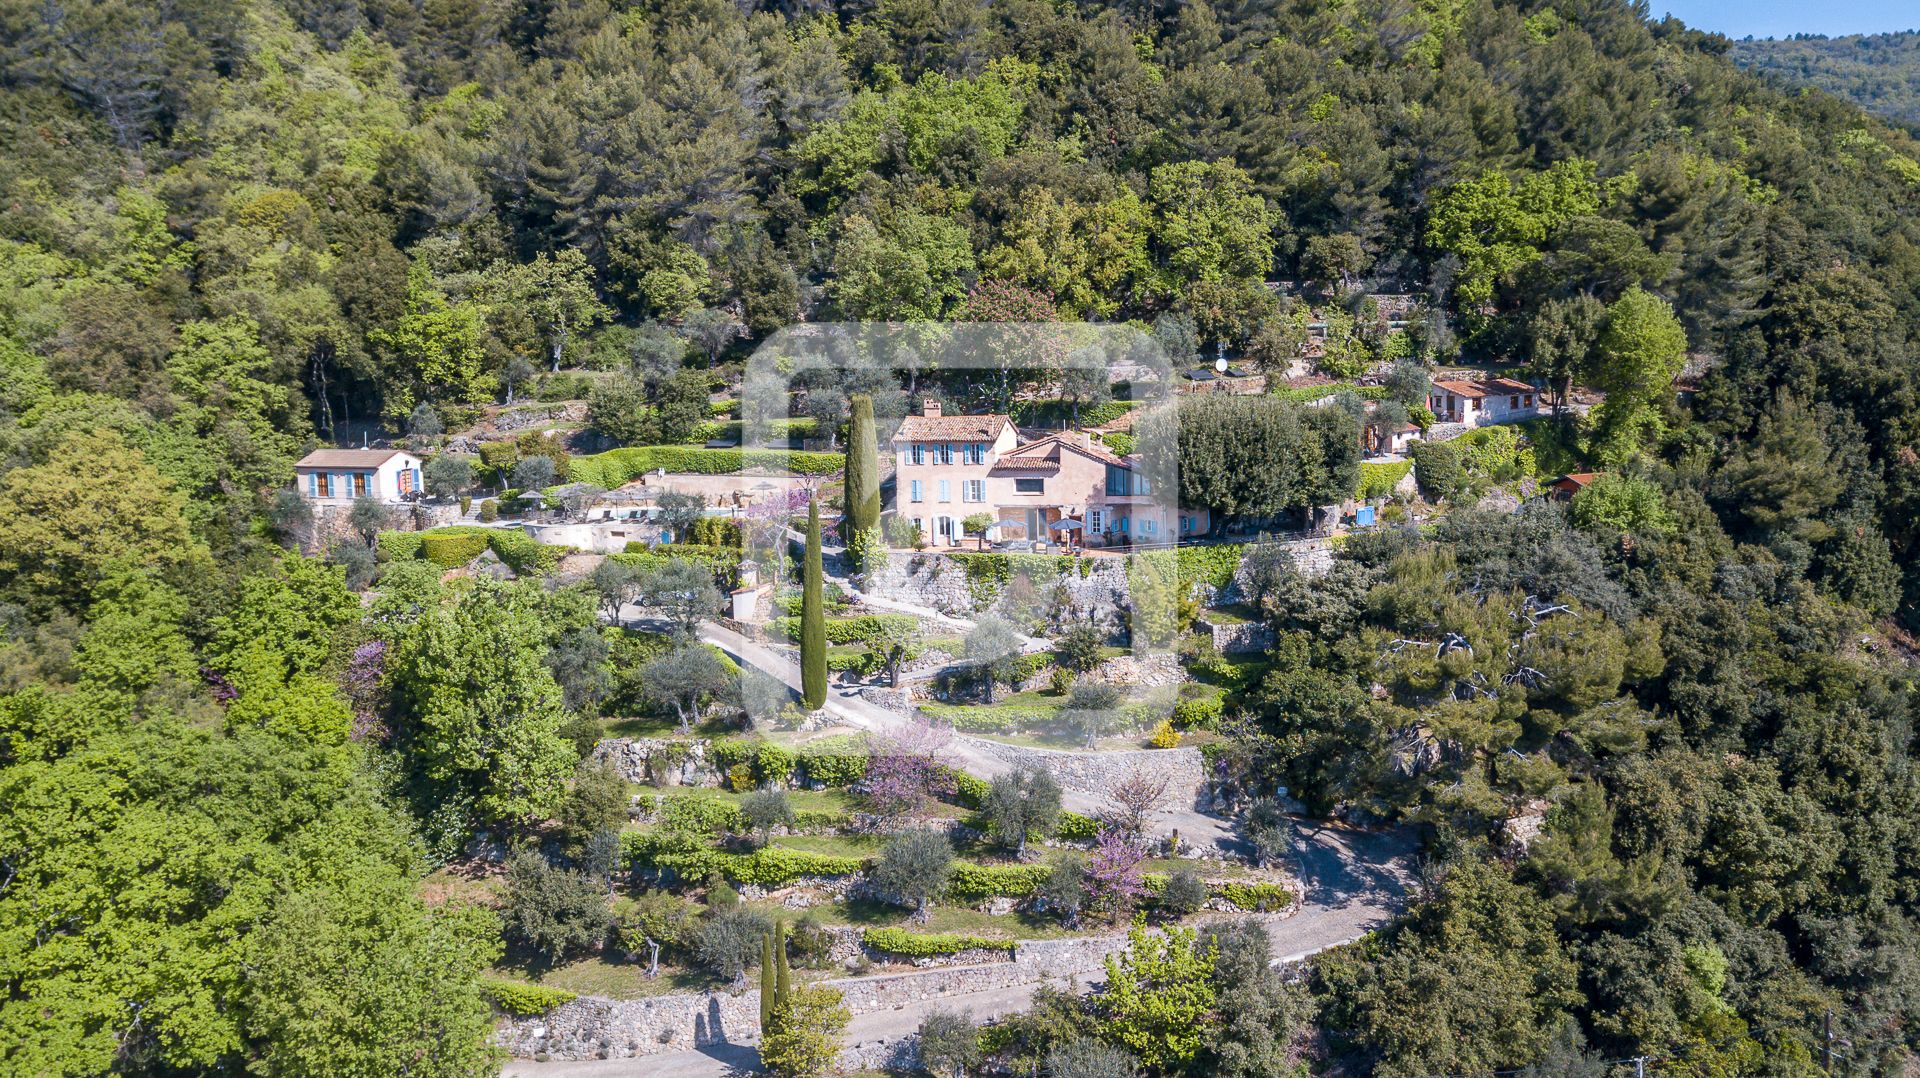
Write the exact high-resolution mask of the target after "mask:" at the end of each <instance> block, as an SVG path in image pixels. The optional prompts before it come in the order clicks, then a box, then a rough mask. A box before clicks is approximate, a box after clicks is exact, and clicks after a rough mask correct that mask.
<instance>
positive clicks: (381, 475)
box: [293, 452, 420, 505]
mask: <svg viewBox="0 0 1920 1078" xmlns="http://www.w3.org/2000/svg"><path fill="white" fill-rule="evenodd" d="M293 472H294V489H296V490H298V491H299V492H300V495H301V496H302V497H304V498H307V499H308V500H310V501H314V502H318V503H321V504H326V505H334V504H341V505H345V504H351V503H353V502H354V501H357V500H359V499H361V498H372V499H373V500H375V501H378V502H387V503H394V502H402V501H406V500H407V495H408V493H409V492H411V491H417V490H419V489H420V458H419V457H416V456H414V455H413V454H412V453H405V452H400V453H394V454H393V455H391V456H389V457H387V458H386V459H385V460H383V461H380V462H378V463H373V462H371V461H369V462H367V463H364V464H361V463H345V464H327V465H322V466H315V465H306V464H299V465H295V466H294V470H293Z"/></svg>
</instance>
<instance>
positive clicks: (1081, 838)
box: [1053, 810, 1100, 842]
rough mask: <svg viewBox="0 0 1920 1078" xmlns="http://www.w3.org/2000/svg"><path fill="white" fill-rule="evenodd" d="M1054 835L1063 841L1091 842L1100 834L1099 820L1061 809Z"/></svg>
mask: <svg viewBox="0 0 1920 1078" xmlns="http://www.w3.org/2000/svg"><path fill="white" fill-rule="evenodd" d="M1053 834H1054V837H1055V838H1058V839H1060V840H1062V841H1064V842H1092V841H1093V840H1094V838H1096V837H1097V836H1098V835H1099V834H1100V821H1099V820H1096V819H1094V818H1093V817H1091V816H1082V815H1080V814H1079V813H1077V812H1068V811H1066V810H1062V811H1061V813H1060V823H1059V825H1058V827H1057V828H1056V829H1055V830H1054V833H1053Z"/></svg>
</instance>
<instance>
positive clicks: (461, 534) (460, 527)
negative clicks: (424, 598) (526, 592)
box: [375, 524, 560, 573]
mask: <svg viewBox="0 0 1920 1078" xmlns="http://www.w3.org/2000/svg"><path fill="white" fill-rule="evenodd" d="M375 545H376V546H377V547H378V548H379V550H380V553H381V554H382V555H384V556H385V557H386V558H387V560H388V561H410V560H412V559H414V558H426V559H427V560H429V561H431V562H433V563H434V564H435V565H438V566H440V567H441V568H443V569H455V568H458V567H460V566H462V565H465V564H466V563H468V562H470V561H472V560H473V559H474V558H477V557H479V556H480V552H481V551H483V550H492V551H493V553H494V554H495V556H497V557H498V558H499V559H500V560H501V561H502V562H505V563H506V565H507V567H508V568H510V569H512V570H513V571H514V572H516V573H529V572H531V573H544V572H547V571H549V570H551V569H552V568H553V567H554V566H555V565H558V564H559V563H560V550H559V548H558V547H550V546H547V545H545V544H543V543H541V542H539V541H538V540H536V539H534V538H533V537H531V536H529V535H528V534H527V533H525V532H523V531H519V530H518V529H514V528H478V527H474V526H473V525H471V524H456V525H453V526H451V527H446V528H434V529H432V530H430V531H423V532H398V531H395V532H381V533H380V535H379V536H378V538H377V539H376V540H375Z"/></svg>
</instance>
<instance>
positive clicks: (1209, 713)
mask: <svg viewBox="0 0 1920 1078" xmlns="http://www.w3.org/2000/svg"><path fill="white" fill-rule="evenodd" d="M1185 687H1186V686H1184V685H1183V686H1181V688H1183V689H1184V688H1185ZM1226 710H1227V706H1226V694H1225V693H1223V692H1221V691H1219V690H1215V691H1214V692H1213V693H1211V694H1209V695H1206V696H1194V697H1186V696H1184V695H1183V696H1182V698H1181V699H1180V700H1179V701H1178V702H1177V703H1175V704H1174V705H1173V725H1174V726H1176V727H1178V728H1180V729H1182V730H1211V729H1213V728H1214V727H1215V726H1217V725H1219V723H1220V718H1221V716H1223V715H1225V714H1226Z"/></svg>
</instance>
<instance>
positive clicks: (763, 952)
mask: <svg viewBox="0 0 1920 1078" xmlns="http://www.w3.org/2000/svg"><path fill="white" fill-rule="evenodd" d="M778 990H779V989H778V984H777V982H776V981H775V980H774V968H773V933H772V932H771V931H769V932H768V933H767V934H766V935H764V936H762V937H760V1035H761V1036H762V1037H764V1036H766V1035H767V1033H768V1032H769V1027H771V1026H772V1025H773V1003H774V995H775V993H776V992H777V991H778Z"/></svg>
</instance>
